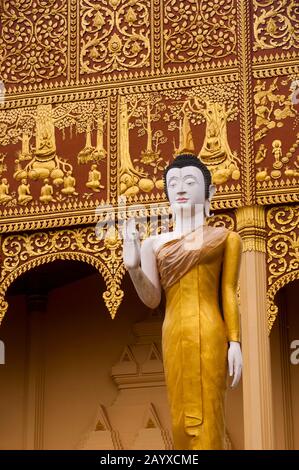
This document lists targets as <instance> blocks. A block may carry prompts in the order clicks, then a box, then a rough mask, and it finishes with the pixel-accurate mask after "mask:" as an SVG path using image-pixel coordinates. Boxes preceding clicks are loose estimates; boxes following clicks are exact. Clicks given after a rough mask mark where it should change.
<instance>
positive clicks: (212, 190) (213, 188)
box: [209, 184, 216, 201]
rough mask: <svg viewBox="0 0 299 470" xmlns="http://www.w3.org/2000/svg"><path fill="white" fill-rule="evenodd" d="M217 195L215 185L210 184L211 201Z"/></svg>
mask: <svg viewBox="0 0 299 470" xmlns="http://www.w3.org/2000/svg"><path fill="white" fill-rule="evenodd" d="M215 193H216V186H215V184H210V186H209V201H211V199H212V198H213V196H214V194H215Z"/></svg>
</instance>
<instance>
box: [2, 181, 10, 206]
mask: <svg viewBox="0 0 299 470" xmlns="http://www.w3.org/2000/svg"><path fill="white" fill-rule="evenodd" d="M11 199H12V196H10V195H9V184H8V182H7V179H6V178H2V180H1V184H0V204H5V203H6V202H8V201H10V200H11Z"/></svg>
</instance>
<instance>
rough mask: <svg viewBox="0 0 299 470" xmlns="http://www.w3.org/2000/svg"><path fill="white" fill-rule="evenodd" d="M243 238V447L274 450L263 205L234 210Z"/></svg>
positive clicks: (241, 284) (241, 293) (238, 229)
mask: <svg viewBox="0 0 299 470" xmlns="http://www.w3.org/2000/svg"><path fill="white" fill-rule="evenodd" d="M236 218H237V231H238V232H239V234H240V235H241V237H242V240H243V256H242V262H241V271H240V299H241V325H242V352H243V366H244V368H243V407H244V440H245V449H270V450H271V449H274V427H273V405H272V380H271V360H270V359H271V358H270V340H269V336H268V322H267V308H266V292H267V272H266V229H265V213H264V207H263V206H255V205H254V206H244V207H241V208H239V209H238V210H237V211H236Z"/></svg>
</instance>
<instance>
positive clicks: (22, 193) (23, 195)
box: [18, 178, 32, 205]
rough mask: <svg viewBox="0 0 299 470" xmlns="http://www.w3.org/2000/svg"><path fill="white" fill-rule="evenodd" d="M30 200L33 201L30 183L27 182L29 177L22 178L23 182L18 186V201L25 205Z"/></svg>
mask: <svg viewBox="0 0 299 470" xmlns="http://www.w3.org/2000/svg"><path fill="white" fill-rule="evenodd" d="M30 201H32V196H31V194H30V185H29V184H27V179H26V178H23V179H22V180H21V184H20V185H19V187H18V202H19V204H22V205H25V204H27V203H28V202H30Z"/></svg>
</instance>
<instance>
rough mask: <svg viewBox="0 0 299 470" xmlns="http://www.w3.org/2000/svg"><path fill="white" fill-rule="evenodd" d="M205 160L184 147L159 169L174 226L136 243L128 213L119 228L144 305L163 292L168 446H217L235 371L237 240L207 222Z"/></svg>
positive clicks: (210, 188)
mask: <svg viewBox="0 0 299 470" xmlns="http://www.w3.org/2000/svg"><path fill="white" fill-rule="evenodd" d="M211 181H212V179H211V174H210V171H209V170H208V168H207V167H206V165H204V163H203V162H202V161H201V160H200V159H199V158H198V157H197V156H196V155H194V154H192V153H187V152H186V151H184V152H183V153H180V154H179V155H178V156H176V158H175V159H174V160H173V161H172V162H171V163H170V164H169V165H168V166H167V167H166V168H165V170H164V183H165V194H166V196H167V198H168V200H169V203H170V206H171V210H172V213H173V216H174V230H173V231H172V232H166V233H162V234H158V235H152V236H149V237H148V238H146V239H144V240H143V242H142V244H141V242H140V235H139V232H138V230H137V227H136V220H135V219H134V218H131V219H129V220H128V221H126V222H125V224H124V230H123V260H124V265H125V267H126V269H127V270H128V272H129V274H130V277H131V279H132V282H133V284H134V286H135V289H136V291H137V293H138V295H139V297H140V299H141V300H142V301H143V303H144V304H145V305H147V306H148V307H149V308H151V309H154V308H157V307H158V306H159V304H160V301H161V290H162V289H164V292H165V296H166V311H165V318H164V321H163V326H162V351H163V363H164V372H165V381H166V387H167V393H168V401H169V405H170V413H171V420H172V432H173V438H174V448H175V449H178V450H221V449H225V448H226V441H225V400H226V390H227V387H228V382H229V380H228V379H229V377H228V373H229V375H230V376H231V377H232V383H231V387H232V388H234V387H236V385H237V384H238V382H239V380H240V378H241V371H242V352H241V347H240V343H241V332H240V314H239V306H238V299H237V284H238V277H239V270H240V262H241V254H242V239H241V237H240V235H239V234H238V233H237V232H233V231H231V230H229V229H227V228H225V227H224V226H223V227H213V226H209V225H208V224H207V221H206V218H207V217H209V216H210V202H211V199H212V197H213V195H214V193H215V190H216V187H215V185H214V184H212V182H211Z"/></svg>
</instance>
